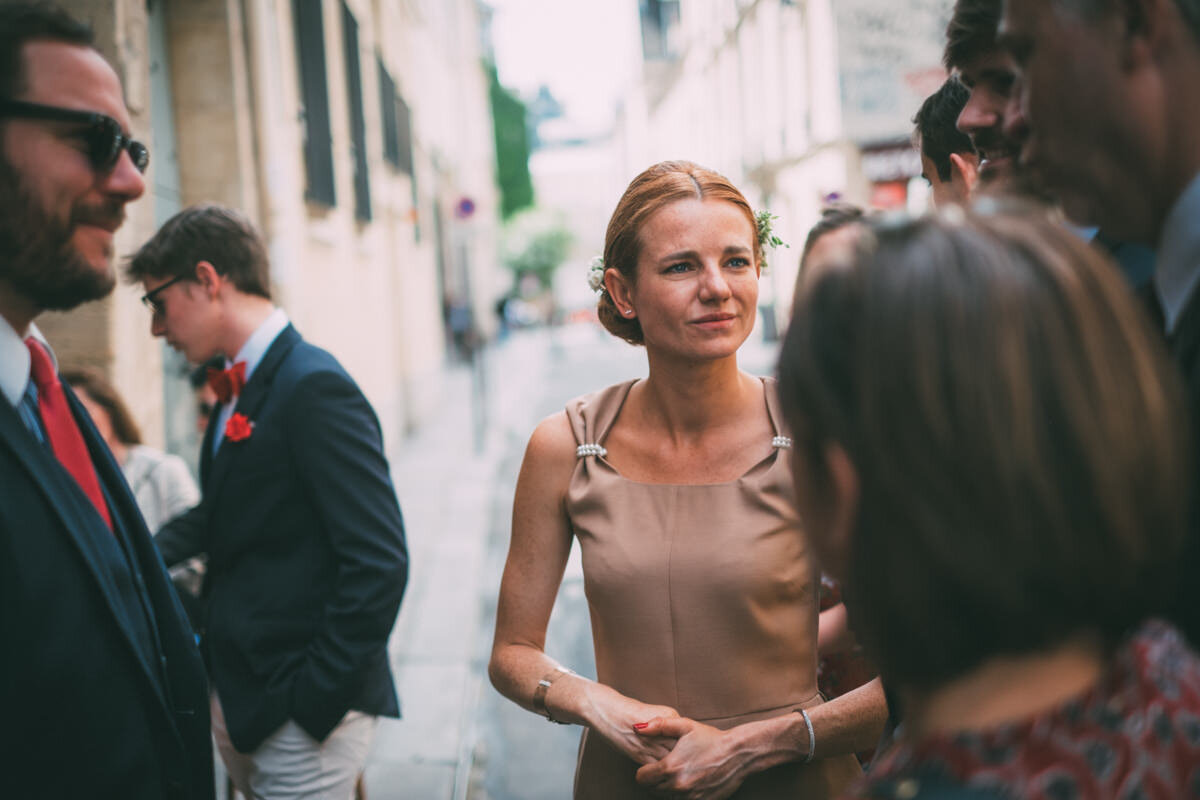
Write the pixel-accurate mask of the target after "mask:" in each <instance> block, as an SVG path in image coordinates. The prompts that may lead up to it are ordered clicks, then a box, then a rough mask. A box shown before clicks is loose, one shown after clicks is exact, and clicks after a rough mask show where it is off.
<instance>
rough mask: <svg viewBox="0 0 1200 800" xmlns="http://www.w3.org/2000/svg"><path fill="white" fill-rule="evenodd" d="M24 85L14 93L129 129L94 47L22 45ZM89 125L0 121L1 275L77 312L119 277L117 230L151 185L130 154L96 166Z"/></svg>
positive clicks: (47, 305)
mask: <svg viewBox="0 0 1200 800" xmlns="http://www.w3.org/2000/svg"><path fill="white" fill-rule="evenodd" d="M21 60H22V69H21V74H22V77H23V80H22V90H21V91H20V92H19V94H18V95H17V96H16V97H15V98H12V99H15V100H19V101H23V102H26V103H36V104H39V105H45V106H52V107H55V108H62V109H69V110H74V111H87V112H98V113H101V114H105V115H108V116H110V117H112V118H113V119H115V120H117V121H118V122H119V123H120V124H121V127H122V128H123V129H124V130H125V131H126V132H128V130H129V113H128V111H127V110H126V108H125V103H124V100H123V99H122V94H121V84H120V81H119V80H118V78H117V75H116V73H115V72H114V71H113V70H112V68H111V67H110V66H109V65H108V64H107V62H105V61H104V59H103V57H102V56H101V55H100V54H99V53H98V52H97V51H96V50H94V49H92V48H90V47H84V46H80V45H75V44H66V43H62V42H54V41H33V42H29V43H26V44H25V45H24V46H23V47H22V59H21ZM83 130H84V126H81V125H80V124H78V123H73V122H59V121H49V120H43V119H23V118H19V117H15V116H14V117H9V118H6V119H4V120H2V121H0V280H3V281H5V282H7V283H8V284H9V285H10V286H11V288H12V289H13V290H14V291H16V292H17V293H19V294H20V295H22V296H24V297H25V298H26V300H27V301H28V302H30V303H31V304H32V305H33V306H36V307H37V308H38V309H69V308H73V307H75V306H76V305H78V304H80V303H82V302H85V301H88V300H94V299H97V298H99V297H103V296H104V295H106V294H108V293H109V292H110V291H111V290H112V287H113V285H114V283H115V276H114V275H113V269H112V257H113V234H114V233H115V232H116V230H117V229H118V228H119V227H120V226H121V223H122V222H123V221H124V218H125V205H126V204H127V203H129V202H131V201H132V200H135V199H137V198H138V197H140V196H141V194H142V193H143V192H144V191H145V181H144V179H143V178H142V175H141V173H140V172H138V170H137V168H136V167H135V166H134V164H133V162H132V161H131V159H130V157H129V155H128V154H127V153H124V152H122V153H121V155H120V157H119V159H118V160H117V163H116V165H115V166H113V167H112V168H111V169H108V170H103V171H98V170H97V169H96V168H95V167H94V166H93V165H92V163H91V160H90V158H89V156H88V146H87V142H86V139H85V138H84V136H83V135H82V134H83Z"/></svg>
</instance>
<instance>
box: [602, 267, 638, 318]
mask: <svg viewBox="0 0 1200 800" xmlns="http://www.w3.org/2000/svg"><path fill="white" fill-rule="evenodd" d="M604 291H606V292H608V296H609V297H611V298H612V299H613V302H614V303H615V304H616V306H617V313H618V314H620V315H621V316H622V317H624V318H625V319H633V318H634V317H636V316H637V313H636V312H634V311H633V292H632V291H630V286H629V282H628V281H626V280H625V276H624V275H622V274H621V273H620V272H618V271H617V270H615V269H613V268H611V267H610V268H608V269H606V270H604ZM626 311H630V312H633V313H629V314H627V313H625V312H626Z"/></svg>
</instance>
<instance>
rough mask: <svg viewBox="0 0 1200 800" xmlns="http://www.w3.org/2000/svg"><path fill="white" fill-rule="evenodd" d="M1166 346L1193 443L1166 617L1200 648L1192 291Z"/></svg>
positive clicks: (1197, 391)
mask: <svg viewBox="0 0 1200 800" xmlns="http://www.w3.org/2000/svg"><path fill="white" fill-rule="evenodd" d="M1148 291H1149V292H1152V291H1153V289H1152V288H1151V289H1149V290H1148ZM1157 302H1158V301H1157V298H1153V299H1152V302H1151V314H1152V316H1155V317H1156V321H1158V322H1160V323H1161V321H1162V311H1161V309H1160V308H1159V307H1158V305H1157ZM1167 345H1168V347H1169V348H1170V351H1171V356H1172V358H1174V359H1175V363H1176V364H1178V365H1179V368H1180V370H1182V373H1183V380H1184V386H1185V387H1186V389H1187V394H1188V398H1187V400H1188V408H1189V410H1190V411H1191V414H1190V417H1191V436H1192V441H1193V443H1194V447H1193V462H1194V464H1193V472H1192V492H1191V505H1192V510H1191V520H1190V523H1189V525H1188V538H1187V542H1186V545H1185V547H1184V553H1183V557H1182V558H1180V559H1179V561H1178V564H1177V568H1178V580H1177V581H1176V585H1177V587H1178V588H1177V591H1176V593H1175V598H1174V602H1173V604H1172V609H1171V612H1170V614H1169V616H1170V617H1171V620H1172V621H1173V622H1174V623H1175V624H1176V625H1177V626H1178V627H1179V628H1180V629H1181V630H1182V631H1183V632H1184V634H1185V635H1186V636H1187V638H1188V641H1189V642H1190V643H1191V645H1192V648H1193V649H1195V650H1200V295H1197V294H1193V295H1192V298H1191V299H1190V300H1189V301H1188V303H1187V305H1186V306H1185V307H1184V310H1183V313H1182V315H1181V316H1180V317H1179V321H1178V323H1177V324H1176V326H1175V332H1174V333H1173V334H1172V335H1170V336H1169V337H1168V338H1167Z"/></svg>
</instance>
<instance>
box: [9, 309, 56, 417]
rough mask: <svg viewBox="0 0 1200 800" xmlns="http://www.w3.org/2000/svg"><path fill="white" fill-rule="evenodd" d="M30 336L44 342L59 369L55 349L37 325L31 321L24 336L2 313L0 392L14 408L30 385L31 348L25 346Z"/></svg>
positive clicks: (51, 358)
mask: <svg viewBox="0 0 1200 800" xmlns="http://www.w3.org/2000/svg"><path fill="white" fill-rule="evenodd" d="M30 336H32V337H33V338H34V339H37V340H38V341H39V342H41V343H42V346H43V347H45V348H46V352H47V353H49V354H50V360H51V361H53V362H54V367H55V369H57V368H58V359H56V358H55V357H54V350H53V349H51V347H50V345H49V344H48V343H47V342H46V337H45V336H42V332H41V331H40V330H38V326H37V325H34V324H33V323H30V324H29V330H28V332H27V333H26V334H25V336H24V337H22V336H21V334H19V333H17V332H16V331H15V330H14V329H13V326H12V325H10V324H9V322H8V320H7V319H5V318H4V317H3V316H2V315H0V394H3V395H4V399H5V400H7V401H8V402H9V404H10V405H12V407H13V408H16V407H17V406H18V405H20V404H21V398H23V397H24V396H25V390H26V388H28V386H29V367H30V363H29V348H27V347H26V346H25V338H27V337H30Z"/></svg>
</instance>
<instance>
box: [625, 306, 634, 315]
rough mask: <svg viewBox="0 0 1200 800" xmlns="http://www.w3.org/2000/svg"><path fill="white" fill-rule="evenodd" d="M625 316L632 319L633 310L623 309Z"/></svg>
mask: <svg viewBox="0 0 1200 800" xmlns="http://www.w3.org/2000/svg"><path fill="white" fill-rule="evenodd" d="M625 316H627V317H632V316H633V309H632V308H627V309H625Z"/></svg>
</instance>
